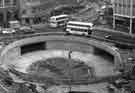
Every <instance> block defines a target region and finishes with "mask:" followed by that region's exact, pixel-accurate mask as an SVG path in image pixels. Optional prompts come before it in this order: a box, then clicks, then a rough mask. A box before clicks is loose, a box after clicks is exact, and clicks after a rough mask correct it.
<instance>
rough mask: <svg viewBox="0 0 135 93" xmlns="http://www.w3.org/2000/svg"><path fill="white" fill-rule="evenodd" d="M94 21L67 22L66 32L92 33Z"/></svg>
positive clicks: (77, 33)
mask: <svg viewBox="0 0 135 93" xmlns="http://www.w3.org/2000/svg"><path fill="white" fill-rule="evenodd" d="M92 28H93V23H89V22H79V21H69V22H67V26H66V32H67V33H68V34H76V35H86V36H88V35H90V34H91V33H92Z"/></svg>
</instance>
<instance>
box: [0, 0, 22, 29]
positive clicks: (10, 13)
mask: <svg viewBox="0 0 135 93" xmlns="http://www.w3.org/2000/svg"><path fill="white" fill-rule="evenodd" d="M19 9H20V8H19V0H0V20H1V22H0V26H4V27H7V25H8V24H7V23H8V21H9V20H18V19H19V14H18V11H19Z"/></svg>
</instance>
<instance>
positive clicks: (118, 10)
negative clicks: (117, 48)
mask: <svg viewBox="0 0 135 93" xmlns="http://www.w3.org/2000/svg"><path fill="white" fill-rule="evenodd" d="M134 3H135V0H114V3H113V28H114V29H116V17H119V18H126V19H128V20H129V31H128V33H129V34H133V20H134V19H135V6H134ZM125 21H127V20H125Z"/></svg>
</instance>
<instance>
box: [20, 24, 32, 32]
mask: <svg viewBox="0 0 135 93" xmlns="http://www.w3.org/2000/svg"><path fill="white" fill-rule="evenodd" d="M19 32H21V33H24V34H25V33H34V29H33V28H32V26H21V27H20V28H19Z"/></svg>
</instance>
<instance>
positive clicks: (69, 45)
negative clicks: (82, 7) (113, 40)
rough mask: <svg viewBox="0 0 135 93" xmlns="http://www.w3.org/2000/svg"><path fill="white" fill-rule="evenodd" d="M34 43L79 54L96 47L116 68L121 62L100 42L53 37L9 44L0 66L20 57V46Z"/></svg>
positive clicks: (42, 37) (117, 54)
mask: <svg viewBox="0 0 135 93" xmlns="http://www.w3.org/2000/svg"><path fill="white" fill-rule="evenodd" d="M36 42H46V45H47V46H46V47H47V49H64V50H74V51H81V52H93V47H96V48H99V49H102V50H105V51H106V52H108V53H110V54H112V55H114V61H115V62H114V64H115V65H116V67H117V65H119V64H121V62H122V61H121V58H120V55H119V53H118V52H117V50H115V49H114V48H112V47H111V46H108V45H106V44H103V43H101V42H97V41H93V40H89V39H87V38H81V37H75V36H62V35H60V36H59V35H53V36H38V37H32V38H26V39H22V40H18V41H15V42H13V43H11V44H9V45H8V46H6V47H5V48H4V49H3V51H2V53H1V64H3V63H4V62H10V61H12V60H14V59H15V58H17V57H19V56H21V53H20V46H22V45H27V44H30V43H36ZM54 42H55V43H54ZM63 43H64V44H63Z"/></svg>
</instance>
